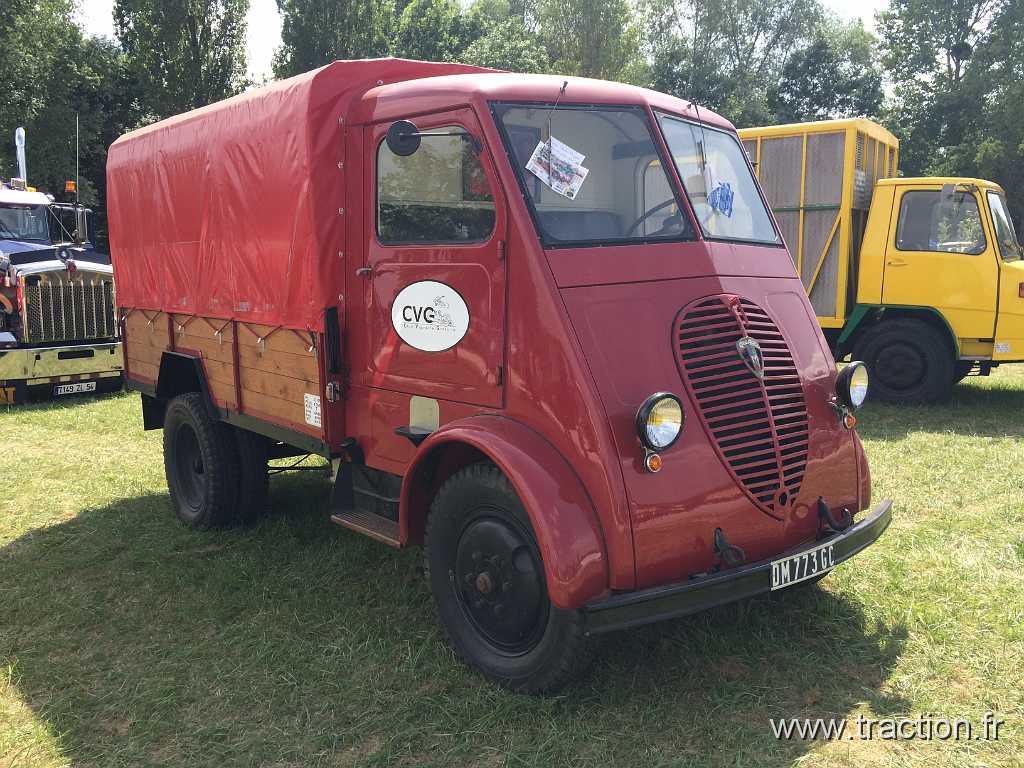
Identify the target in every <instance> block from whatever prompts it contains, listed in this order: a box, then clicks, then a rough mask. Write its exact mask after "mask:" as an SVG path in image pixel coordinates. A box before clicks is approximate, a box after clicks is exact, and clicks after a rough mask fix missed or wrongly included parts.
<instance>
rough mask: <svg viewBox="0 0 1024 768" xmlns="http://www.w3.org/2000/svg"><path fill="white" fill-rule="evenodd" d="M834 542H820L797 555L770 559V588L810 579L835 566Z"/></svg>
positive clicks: (779, 587)
mask: <svg viewBox="0 0 1024 768" xmlns="http://www.w3.org/2000/svg"><path fill="white" fill-rule="evenodd" d="M834 547H835V544H822V545H821V546H820V547H815V548H814V549H809V550H807V551H806V552H801V553H800V554H798V555H790V556H789V557H784V558H782V559H781V560H772V589H781V588H782V587H788V586H790V585H791V584H797V583H799V582H801V581H806V580H807V579H812V578H814V577H815V576H817V575H818V574H821V573H826V572H827V571H831V570H832V569H833V568H835V567H836V558H835V552H834V549H833V548H834Z"/></svg>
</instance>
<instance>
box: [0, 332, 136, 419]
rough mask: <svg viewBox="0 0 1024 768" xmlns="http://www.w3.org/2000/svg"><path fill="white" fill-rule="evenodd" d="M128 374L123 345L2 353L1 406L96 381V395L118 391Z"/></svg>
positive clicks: (20, 350)
mask: <svg viewBox="0 0 1024 768" xmlns="http://www.w3.org/2000/svg"><path fill="white" fill-rule="evenodd" d="M123 372H124V351H123V349H122V346H121V342H120V341H110V342H101V343H94V344H74V345H68V346H62V347H22V348H19V349H0V403H6V404H13V403H20V402H23V401H24V400H26V399H29V396H30V395H32V396H39V395H46V394H50V395H52V394H54V393H55V387H57V386H58V385H66V384H72V383H77V382H89V381H95V382H96V383H97V386H96V389H95V391H97V392H104V391H112V390H114V389H118V388H120V386H121V377H122V374H123Z"/></svg>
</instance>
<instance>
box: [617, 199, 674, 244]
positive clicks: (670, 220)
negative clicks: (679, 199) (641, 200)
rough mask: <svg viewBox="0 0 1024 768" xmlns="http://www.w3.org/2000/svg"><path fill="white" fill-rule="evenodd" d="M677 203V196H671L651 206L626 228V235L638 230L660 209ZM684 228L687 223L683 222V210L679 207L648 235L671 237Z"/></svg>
mask: <svg viewBox="0 0 1024 768" xmlns="http://www.w3.org/2000/svg"><path fill="white" fill-rule="evenodd" d="M675 203H676V200H675V198H673V197H670V198H669V199H668V200H665V201H663V202H661V203H658V204H657V205H656V206H654V207H653V208H649V209H648V210H646V211H644V214H643V215H642V216H641V217H640V218H639V219H637V220H636V221H634V222H633V223H632V224H631V225H630V227H629V229H627V230H626V236H627V237H628V236H629V235H632V234H633V233H634V232H635V231H636V228H637V227H639V226H640V225H641V224H643V223H644V222H645V221H647V219H649V218H650V217H651V216H653V215H654V214H656V213H658V212H659V211H663V210H665V209H666V208H668V207H669V206H670V205H675ZM684 229H685V224H684V223H683V212H682V210H681V209H679V208H678V207H677V208H676V211H675V213H673V214H671V215H669V216H666V217H665V220H664V221H663V222H662V223H661V228H660V229H658V230H657V231H655V232H648V233H647V235H646V237H669V236H671V235H681V234H682V233H683V231H684Z"/></svg>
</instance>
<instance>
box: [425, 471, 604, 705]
mask: <svg viewBox="0 0 1024 768" xmlns="http://www.w3.org/2000/svg"><path fill="white" fill-rule="evenodd" d="M425 549H426V569H427V573H428V578H429V582H430V590H431V592H432V594H433V597H434V607H435V609H436V611H437V615H438V619H439V620H440V622H441V626H442V628H443V629H444V631H445V634H446V635H447V638H448V641H449V643H450V644H451V645H452V647H453V648H454V649H455V651H456V652H457V653H458V654H459V656H460V657H461V658H462V659H463V660H464V661H466V662H467V663H468V664H470V665H471V666H473V667H476V668H477V669H479V670H480V671H481V672H483V673H484V674H485V675H486V676H487V677H489V678H491V679H492V680H496V681H497V682H499V683H501V684H502V685H505V686H507V687H509V688H511V689H512V690H514V691H519V692H522V693H548V692H552V691H555V690H557V689H559V688H561V687H562V686H563V685H565V683H567V682H568V681H569V680H570V679H571V678H572V677H573V676H574V675H575V674H577V673H578V672H579V671H580V670H581V669H582V668H583V667H584V666H585V665H586V663H587V661H588V659H589V654H588V649H589V644H588V643H587V642H586V638H585V637H584V636H583V629H582V621H581V617H580V614H579V612H578V611H566V610H560V609H558V608H556V607H555V606H553V605H551V602H550V600H549V599H548V594H547V582H546V580H545V578H544V564H543V562H542V560H541V556H540V550H539V548H538V546H537V541H536V537H535V536H534V532H533V528H532V527H531V525H530V520H529V517H528V516H527V514H526V510H525V509H524V508H523V504H522V502H521V501H520V500H519V497H518V496H517V495H516V492H515V490H514V489H513V488H512V485H511V484H510V483H509V481H508V480H507V478H505V476H504V475H503V474H502V473H501V472H500V471H499V470H498V469H497V468H496V467H494V466H493V465H491V464H486V463H481V464H474V465H472V466H469V467H466V468H464V469H462V470H460V471H459V472H457V473H455V474H454V475H452V477H450V478H449V479H448V481H447V482H445V484H444V485H443V486H442V488H441V490H440V491H439V492H438V494H437V496H436V498H435V499H434V503H433V504H432V505H431V512H430V518H429V519H428V521H427V531H426V540H425Z"/></svg>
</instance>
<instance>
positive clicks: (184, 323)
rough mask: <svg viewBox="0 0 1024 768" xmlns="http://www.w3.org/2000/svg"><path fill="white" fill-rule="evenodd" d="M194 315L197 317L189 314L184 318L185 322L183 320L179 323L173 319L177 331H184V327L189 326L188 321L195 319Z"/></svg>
mask: <svg viewBox="0 0 1024 768" xmlns="http://www.w3.org/2000/svg"><path fill="white" fill-rule="evenodd" d="M196 317H197V315H189V316H188V319H187V320H185V322H183V323H179V322H178V321H177V320H175V321H174V325H175V327H176V328H177V329H178V333H184V332H185V329H186V328H187V327H188V326H189V323H191V322H192V321H193V320H195V319H196Z"/></svg>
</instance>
